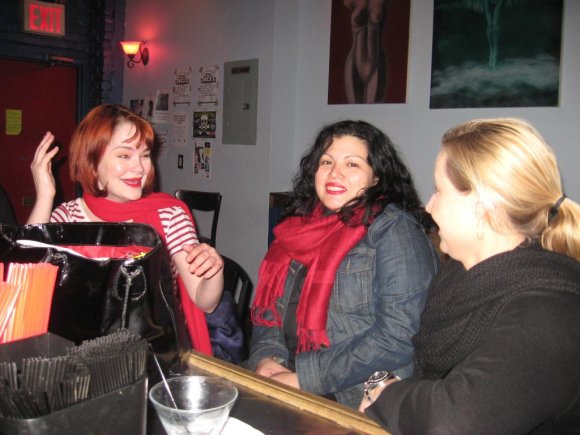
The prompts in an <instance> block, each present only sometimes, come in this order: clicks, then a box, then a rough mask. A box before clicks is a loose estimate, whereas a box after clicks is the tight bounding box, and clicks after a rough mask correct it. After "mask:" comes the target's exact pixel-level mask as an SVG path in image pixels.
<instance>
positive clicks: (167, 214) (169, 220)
mask: <svg viewBox="0 0 580 435" xmlns="http://www.w3.org/2000/svg"><path fill="white" fill-rule="evenodd" d="M159 217H160V219H161V224H162V226H163V230H164V231H165V240H166V242H167V250H168V251H169V256H170V257H173V256H174V255H175V254H177V253H179V252H181V251H182V250H183V245H185V244H190V245H197V244H198V243H199V241H198V239H197V232H196V231H195V225H194V223H193V222H192V221H191V219H190V218H189V216H188V215H187V214H186V213H185V211H184V210H183V209H182V208H181V207H179V206H174V207H168V208H163V209H161V210H159Z"/></svg>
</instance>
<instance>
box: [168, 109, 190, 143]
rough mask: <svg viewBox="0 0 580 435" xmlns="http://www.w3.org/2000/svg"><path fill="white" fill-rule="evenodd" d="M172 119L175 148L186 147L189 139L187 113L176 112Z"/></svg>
mask: <svg viewBox="0 0 580 435" xmlns="http://www.w3.org/2000/svg"><path fill="white" fill-rule="evenodd" d="M171 119H172V121H171V127H172V133H173V134H172V139H173V146H176V147H184V146H185V145H186V144H187V138H188V134H187V127H188V126H189V123H188V122H187V113H185V112H174V113H173V114H172V115H171Z"/></svg>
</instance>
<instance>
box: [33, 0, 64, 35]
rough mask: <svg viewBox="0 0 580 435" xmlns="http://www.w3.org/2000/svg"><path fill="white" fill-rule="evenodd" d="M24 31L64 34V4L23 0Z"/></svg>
mask: <svg viewBox="0 0 580 435" xmlns="http://www.w3.org/2000/svg"><path fill="white" fill-rule="evenodd" d="M23 3H24V31H25V32H30V33H40V34H42V35H49V36H64V29H65V25H64V24H65V20H64V5H60V4H55V3H46V2H41V1H37V0H24V2H23Z"/></svg>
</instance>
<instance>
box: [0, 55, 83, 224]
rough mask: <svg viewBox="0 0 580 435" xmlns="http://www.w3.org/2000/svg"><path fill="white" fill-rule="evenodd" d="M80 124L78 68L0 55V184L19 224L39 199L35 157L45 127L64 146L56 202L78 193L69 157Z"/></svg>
mask: <svg viewBox="0 0 580 435" xmlns="http://www.w3.org/2000/svg"><path fill="white" fill-rule="evenodd" d="M76 124H77V68H76V67H74V66H62V65H57V66H49V65H46V64H44V63H39V62H31V61H20V60H9V59H1V58H0V184H1V185H2V187H4V190H6V192H7V194H8V196H9V198H10V201H11V202H12V206H13V208H14V212H15V213H16V218H17V220H18V222H19V223H20V224H24V223H26V219H27V218H28V215H29V214H30V211H31V209H32V205H33V204H34V198H35V189H34V182H33V181H32V174H31V173H30V162H31V161H32V157H33V156H34V150H35V149H36V146H37V144H38V142H39V141H40V139H41V138H42V136H43V135H44V133H45V132H46V131H51V132H52V133H54V135H55V137H56V140H55V141H56V142H57V144H58V146H59V147H60V151H59V153H58V154H57V156H56V159H55V161H54V162H53V171H54V173H55V178H56V183H57V198H56V199H57V202H62V201H68V200H70V199H73V198H74V196H75V192H74V185H73V183H72V182H71V181H70V178H69V175H68V161H67V156H68V144H69V142H70V138H71V136H72V133H73V132H74V129H75V128H76Z"/></svg>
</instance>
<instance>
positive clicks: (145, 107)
mask: <svg viewBox="0 0 580 435" xmlns="http://www.w3.org/2000/svg"><path fill="white" fill-rule="evenodd" d="M143 100H144V103H143V104H142V105H141V116H142V117H143V118H145V119H146V120H147V121H148V122H151V123H152V122H153V109H154V106H155V97H153V96H148V97H145V98H143ZM143 100H142V101H143Z"/></svg>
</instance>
